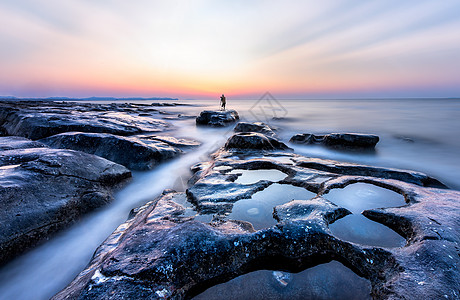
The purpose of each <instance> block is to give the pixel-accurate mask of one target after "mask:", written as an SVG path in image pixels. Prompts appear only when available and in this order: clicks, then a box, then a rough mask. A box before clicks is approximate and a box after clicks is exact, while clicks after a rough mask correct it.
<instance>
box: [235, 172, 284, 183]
mask: <svg viewBox="0 0 460 300" xmlns="http://www.w3.org/2000/svg"><path fill="white" fill-rule="evenodd" d="M229 174H240V175H239V176H238V178H237V179H236V180H235V182H236V183H241V184H253V183H256V182H259V181H261V180H268V181H272V182H278V181H281V180H283V179H284V178H286V177H287V174H286V173H283V172H281V171H280V170H276V169H259V170H243V169H235V170H232V171H231V172H230V173H229Z"/></svg>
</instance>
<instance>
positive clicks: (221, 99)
mask: <svg viewBox="0 0 460 300" xmlns="http://www.w3.org/2000/svg"><path fill="white" fill-rule="evenodd" d="M225 104H227V100H226V99H225V96H224V94H222V96H220V108H221V109H222V110H225Z"/></svg>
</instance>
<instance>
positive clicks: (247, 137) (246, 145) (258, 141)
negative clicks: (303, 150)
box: [225, 132, 289, 150]
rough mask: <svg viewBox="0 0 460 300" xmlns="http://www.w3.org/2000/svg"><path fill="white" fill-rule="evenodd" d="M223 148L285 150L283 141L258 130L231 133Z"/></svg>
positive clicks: (286, 147)
mask: <svg viewBox="0 0 460 300" xmlns="http://www.w3.org/2000/svg"><path fill="white" fill-rule="evenodd" d="M225 149H257V150H286V149H289V147H288V146H286V145H285V144H284V143H283V142H280V141H278V140H277V139H275V138H273V137H269V136H266V135H264V134H262V133H258V132H241V133H237V134H234V135H232V136H231V137H230V138H229V139H228V141H227V143H225Z"/></svg>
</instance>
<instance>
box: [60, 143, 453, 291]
mask: <svg viewBox="0 0 460 300" xmlns="http://www.w3.org/2000/svg"><path fill="white" fill-rule="evenodd" d="M237 169H238V170H241V169H243V170H258V169H266V170H268V169H276V170H279V171H281V172H283V173H285V174H287V177H285V178H284V179H282V180H279V181H278V183H279V184H291V185H294V186H297V187H302V188H305V189H306V190H308V191H310V192H313V193H314V194H315V196H314V197H312V198H311V199H291V201H289V202H287V203H284V204H282V205H278V206H275V207H274V208H273V215H272V216H267V217H270V218H275V219H276V224H275V225H274V226H272V227H269V228H265V229H261V230H258V231H256V230H255V229H254V228H253V226H252V225H251V224H250V223H248V222H246V221H244V220H231V219H229V218H228V216H229V215H230V212H231V210H232V207H233V205H234V204H235V203H237V202H238V201H239V200H240V199H248V198H250V197H251V196H252V195H254V194H255V193H257V192H258V191H261V190H264V189H266V188H267V187H269V186H271V185H273V184H274V182H273V181H270V180H264V179H261V180H260V181H258V182H255V183H251V184H241V183H235V181H236V179H237V178H238V176H239V175H238V174H235V173H232V171H233V170H237ZM192 170H193V171H194V172H195V175H194V176H193V177H192V178H191V184H192V186H191V187H190V188H189V189H188V190H187V192H186V194H184V193H175V192H172V191H168V193H165V194H164V195H162V196H160V197H159V198H157V199H155V200H153V201H151V202H149V203H147V204H146V205H144V206H143V207H140V208H138V209H136V210H134V211H133V212H132V214H131V216H130V219H128V221H127V222H126V223H124V224H122V225H120V227H119V228H118V229H117V230H116V231H115V232H114V233H113V234H112V235H111V236H110V237H109V238H108V239H107V240H106V241H105V242H104V243H103V244H102V245H101V246H100V247H99V249H98V250H97V251H96V253H95V255H94V257H93V260H92V261H91V263H90V264H89V266H88V267H87V268H86V269H85V270H84V271H83V272H82V273H80V275H79V276H77V278H76V279H75V280H74V281H73V282H72V283H71V284H70V285H69V286H68V287H67V288H66V289H64V290H63V291H61V292H60V293H59V294H57V295H56V296H55V297H54V299H96V298H97V299H123V298H124V299H127V298H128V299H137V298H149V299H150V298H152V299H156V298H179V299H181V298H190V297H193V296H195V295H198V294H199V293H201V292H202V291H204V290H205V289H207V288H209V287H211V286H214V285H216V284H218V283H222V282H225V281H228V280H230V279H233V278H236V277H238V276H240V275H242V274H246V273H249V272H252V271H256V270H261V269H264V270H267V269H268V270H284V271H289V272H298V271H302V270H304V269H307V268H309V267H313V266H316V265H319V264H322V263H325V262H329V261H332V260H335V261H339V262H341V263H342V264H343V265H345V266H346V267H348V268H350V269H351V270H352V271H353V272H355V273H356V274H357V275H359V276H361V277H362V278H365V279H366V280H368V281H369V282H370V284H371V286H372V288H371V296H372V297H373V298H375V299H401V298H411V299H439V298H447V299H455V298H458V296H459V295H460V294H459V290H460V284H459V282H460V272H459V266H460V255H459V254H460V250H459V245H458V243H459V241H460V231H459V228H460V223H459V218H458V215H459V213H460V201H459V200H460V192H458V191H453V190H448V189H439V188H436V187H431V186H432V185H434V186H437V185H438V182H437V181H436V180H434V179H429V178H430V177H428V176H427V175H425V174H422V173H418V172H411V171H405V170H395V169H385V168H378V169H373V167H369V166H363V165H352V164H344V163H339V162H335V161H331V160H317V159H311V158H307V157H303V156H299V155H296V154H293V153H290V152H283V151H273V149H270V150H256V149H249V150H248V149H240V148H232V147H225V148H222V149H221V150H219V151H218V152H216V153H215V154H214V155H213V158H212V160H211V161H210V162H207V163H203V164H199V165H196V166H194V167H193V169H192ZM357 170H360V171H359V172H357ZM362 170H366V172H364V171H362ZM373 171H378V172H375V173H374V172H373ZM396 174H398V175H396ZM401 174H403V175H401ZM399 175H401V176H399ZM427 178H428V179H429V180H428V179H427ZM357 182H364V183H372V184H374V185H377V186H380V187H383V188H386V189H389V190H392V191H395V192H397V193H399V194H401V195H403V196H404V199H405V202H406V205H404V206H401V207H391V208H379V209H368V210H365V211H364V212H362V215H363V216H365V217H367V218H369V219H370V220H373V221H376V222H378V223H380V224H383V225H385V226H388V227H389V228H391V229H393V230H394V231H396V232H397V233H399V234H400V235H401V236H403V237H404V238H405V240H406V244H405V245H404V246H403V247H396V248H384V247H375V246H366V245H362V244H355V243H351V242H347V241H344V240H341V239H339V238H336V237H334V236H333V235H332V234H331V231H330V229H329V225H330V224H333V223H334V222H336V221H337V220H340V219H341V218H343V217H345V216H347V215H350V214H351V212H350V211H348V210H347V209H346V208H344V207H340V206H338V205H335V204H334V203H332V202H330V201H329V200H327V193H328V192H329V191H330V190H331V189H340V188H344V187H346V186H348V185H350V184H353V183H357ZM186 196H187V199H188V200H189V201H190V202H192V203H193V206H191V205H190V204H188V205H190V206H191V207H188V205H185V204H184V203H186V201H185V200H184V199H185V197H186ZM179 203H182V204H184V205H181V204H179ZM190 209H192V210H194V211H195V214H189V213H187V211H189V210H190ZM203 215H210V216H212V217H211V218H209V220H210V221H207V222H206V223H203V222H200V221H198V220H200V218H199V217H198V216H203Z"/></svg>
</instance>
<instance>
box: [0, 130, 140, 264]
mask: <svg viewBox="0 0 460 300" xmlns="http://www.w3.org/2000/svg"><path fill="white" fill-rule="evenodd" d="M8 140H9V141H11V145H14V146H15V148H16V149H12V150H4V151H0V206H1V207H2V210H1V211H0V228H1V230H0V264H4V263H6V262H7V261H9V260H10V259H12V258H14V257H15V256H17V255H19V254H21V253H22V252H24V251H25V250H27V249H29V248H31V247H34V246H35V245H37V244H38V243H40V242H41V241H43V240H46V239H48V238H49V237H50V236H51V235H52V234H53V233H55V232H57V231H59V230H61V229H63V228H65V227H66V226H68V225H69V224H71V223H72V222H75V221H76V220H77V219H78V218H79V217H80V216H81V215H83V214H85V213H87V212H89V211H91V210H94V209H95V208H98V207H100V206H102V205H104V204H106V203H108V202H110V201H111V200H112V193H111V188H112V187H114V186H115V185H116V184H118V183H120V182H122V181H123V180H125V179H126V178H128V177H130V176H131V173H130V172H129V170H128V169H126V168H125V167H123V166H121V165H118V164H116V163H113V162H111V161H108V160H106V159H103V158H100V157H97V156H94V155H90V154H86V153H82V152H77V151H72V150H56V149H48V148H44V145H43V144H40V143H37V144H34V143H35V142H32V141H26V140H25V139H20V138H17V137H4V138H2V143H7V142H8ZM19 142H20V143H21V144H22V145H23V146H24V147H25V148H27V149H18V147H17V146H18V143H19ZM31 145H36V146H40V147H41V148H30V147H28V146H31Z"/></svg>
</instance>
